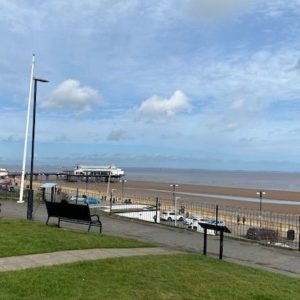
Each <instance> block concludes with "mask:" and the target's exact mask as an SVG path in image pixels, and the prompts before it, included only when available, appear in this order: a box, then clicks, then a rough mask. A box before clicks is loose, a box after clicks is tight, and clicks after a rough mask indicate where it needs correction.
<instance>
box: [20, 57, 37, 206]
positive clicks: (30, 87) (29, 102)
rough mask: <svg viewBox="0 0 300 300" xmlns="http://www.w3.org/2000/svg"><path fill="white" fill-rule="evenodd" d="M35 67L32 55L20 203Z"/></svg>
mask: <svg viewBox="0 0 300 300" xmlns="http://www.w3.org/2000/svg"><path fill="white" fill-rule="evenodd" d="M34 65H35V55H34V54H32V63H31V74H30V84H29V96H28V105H27V117H26V129H25V141H24V152H23V164H22V174H21V186H20V197H19V201H17V202H18V203H23V202H24V200H23V193H24V178H25V167H26V156H27V141H28V130H29V118H30V107H31V99H32V82H33V71H34Z"/></svg>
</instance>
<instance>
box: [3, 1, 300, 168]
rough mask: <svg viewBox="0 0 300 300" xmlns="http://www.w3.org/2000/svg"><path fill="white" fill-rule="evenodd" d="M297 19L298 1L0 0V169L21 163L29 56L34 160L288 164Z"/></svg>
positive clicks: (298, 53) (295, 163) (298, 164)
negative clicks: (32, 79)
mask: <svg viewBox="0 0 300 300" xmlns="http://www.w3.org/2000/svg"><path fill="white" fill-rule="evenodd" d="M299 19H300V0H290V1H284V0H243V1H241V0H202V1H200V0H161V1H152V0H151V1H150V0H98V1H93V0H85V1H81V0H51V1H50V0H45V1H36V0H32V1H21V0H0V37H1V47H0V104H1V105H0V122H1V124H2V130H1V131H0V149H1V151H0V165H17V166H18V165H20V169H21V164H22V156H23V147H24V135H25V124H26V111H27V103H28V94H29V84H30V70H31V60H32V54H33V53H34V54H35V71H34V76H36V77H40V78H45V79H47V80H49V83H38V86H37V115H36V116H37V117H36V143H35V163H36V165H52V166H57V167H60V166H73V165H74V164H77V163H82V164H107V165H108V164H116V165H117V166H121V167H159V168H198V169H222V170H272V171H292V172H300V121H299V115H300V98H299V97H300V39H299V36H300V22H299ZM30 130H31V129H30ZM29 146H30V139H29ZM28 152H30V147H29V148H28ZM28 158H29V153H28Z"/></svg>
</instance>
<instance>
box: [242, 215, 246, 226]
mask: <svg viewBox="0 0 300 300" xmlns="http://www.w3.org/2000/svg"><path fill="white" fill-rule="evenodd" d="M245 223H246V217H245V216H243V225H245Z"/></svg>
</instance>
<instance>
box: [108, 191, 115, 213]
mask: <svg viewBox="0 0 300 300" xmlns="http://www.w3.org/2000/svg"><path fill="white" fill-rule="evenodd" d="M114 191H116V189H112V190H111V192H110V201H109V214H110V215H111V211H112V203H113V196H114Z"/></svg>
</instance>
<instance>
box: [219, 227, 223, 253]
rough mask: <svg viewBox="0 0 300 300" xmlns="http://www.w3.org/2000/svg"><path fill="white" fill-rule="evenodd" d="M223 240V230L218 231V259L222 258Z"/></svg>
mask: <svg viewBox="0 0 300 300" xmlns="http://www.w3.org/2000/svg"><path fill="white" fill-rule="evenodd" d="M223 240H224V232H223V230H220V253H219V259H222V258H223Z"/></svg>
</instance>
